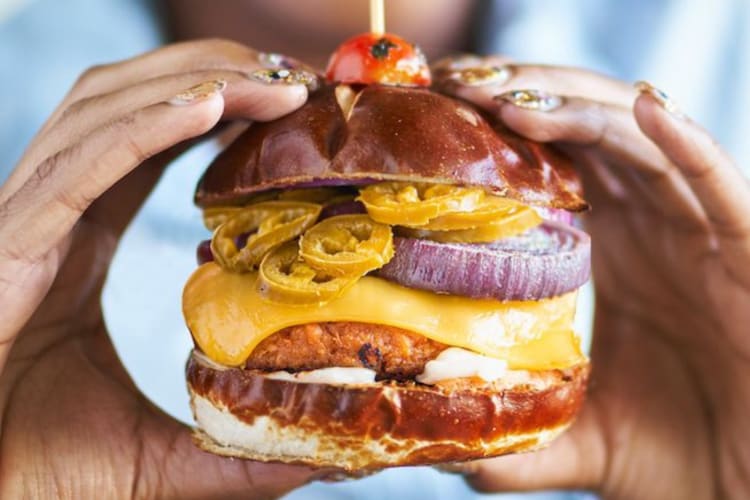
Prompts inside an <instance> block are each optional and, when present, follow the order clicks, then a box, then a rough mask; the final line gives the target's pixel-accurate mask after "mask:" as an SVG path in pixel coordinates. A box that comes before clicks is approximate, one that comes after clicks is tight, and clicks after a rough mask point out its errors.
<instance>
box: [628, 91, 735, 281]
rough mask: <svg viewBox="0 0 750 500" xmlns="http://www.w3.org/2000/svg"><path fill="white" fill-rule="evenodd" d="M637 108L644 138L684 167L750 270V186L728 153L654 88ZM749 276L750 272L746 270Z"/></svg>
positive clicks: (718, 229) (723, 239)
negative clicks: (748, 263)
mask: <svg viewBox="0 0 750 500" xmlns="http://www.w3.org/2000/svg"><path fill="white" fill-rule="evenodd" d="M643 89H644V90H643V93H642V94H641V96H640V97H639V98H638V100H637V101H636V103H635V118H636V120H637V123H638V125H639V127H640V128H641V130H642V131H643V133H644V134H646V135H647V136H648V137H649V138H650V139H651V140H652V141H654V143H655V144H656V145H657V146H658V147H660V148H661V150H662V151H663V152H664V154H666V156H667V157H668V158H669V159H670V160H671V161H672V162H673V163H674V164H675V165H677V167H678V168H679V170H680V172H681V173H682V175H683V176H684V177H685V179H686V180H687V183H688V184H689V185H690V187H691V188H692V190H693V192H694V193H695V195H696V196H697V198H698V200H699V201H700V203H701V204H702V206H703V209H704V210H705V212H706V214H707V216H708V219H709V221H710V222H711V226H712V228H713V230H714V231H715V233H716V235H717V237H718V238H719V242H720V246H722V247H724V248H725V249H727V250H731V253H732V254H734V256H735V257H736V258H737V262H739V260H740V259H741V260H742V262H743V263H744V264H743V266H740V267H744V266H746V263H747V259H748V257H750V185H749V184H748V180H747V179H746V178H745V177H744V176H743V175H742V173H741V172H740V170H739V169H738V168H737V167H736V166H735V165H734V163H733V162H732V160H731V159H730V158H729V157H728V156H727V154H726V153H725V152H724V151H723V150H722V149H721V148H720V147H719V146H718V145H717V144H716V142H714V140H713V139H712V138H711V137H710V136H709V135H708V134H707V133H706V132H705V131H704V130H703V129H701V128H700V127H699V126H698V125H696V124H695V123H693V122H692V121H690V120H688V119H686V118H684V117H683V116H682V115H681V114H680V113H679V112H678V111H677V110H676V108H675V107H674V105H673V103H672V102H671V101H669V100H668V98H666V96H665V94H664V93H662V92H661V91H659V90H657V89H655V88H653V87H651V86H650V85H649V86H644V87H643ZM745 273H746V274H747V271H745Z"/></svg>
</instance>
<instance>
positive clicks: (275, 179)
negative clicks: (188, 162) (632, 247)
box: [195, 85, 587, 210]
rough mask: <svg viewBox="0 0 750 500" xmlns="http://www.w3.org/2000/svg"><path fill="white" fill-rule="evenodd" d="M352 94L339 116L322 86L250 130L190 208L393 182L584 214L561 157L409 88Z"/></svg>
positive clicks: (462, 107)
mask: <svg viewBox="0 0 750 500" xmlns="http://www.w3.org/2000/svg"><path fill="white" fill-rule="evenodd" d="M342 90H343V91H342ZM353 90H354V92H350V91H349V89H339V92H338V95H339V97H340V98H341V97H342V96H348V98H344V99H341V100H342V102H343V103H344V104H343V107H344V108H349V109H343V108H342V105H341V104H339V99H337V92H336V87H335V86H330V85H329V86H324V87H322V88H321V89H320V90H318V91H316V92H314V93H312V94H311V95H310V97H309V99H308V101H307V103H306V104H305V105H304V106H302V107H301V108H299V109H298V110H297V111H295V112H293V113H291V114H288V115H286V116H283V117H281V118H279V119H277V120H274V121H271V122H267V123H255V124H253V125H252V126H251V127H250V128H248V130H247V131H246V132H244V133H243V134H242V135H240V136H239V137H238V138H237V139H236V140H235V141H234V142H233V143H232V144H231V145H230V146H229V147H228V148H227V149H226V150H225V151H224V152H222V153H221V154H220V155H219V156H218V157H217V158H216V159H215V160H214V162H213V163H212V164H211V165H210V166H209V168H208V170H207V171H206V173H205V174H204V175H203V177H202V179H201V180H200V182H199V184H198V189H197V191H196V194H195V202H196V204H198V205H199V206H201V207H209V206H215V205H232V204H241V203H243V202H244V201H245V200H246V199H247V198H248V197H249V196H250V195H253V194H256V193H259V192H262V191H266V190H268V189H277V188H286V187H292V186H294V187H313V186H330V185H349V184H366V183H370V182H375V181H381V180H399V181H411V182H440V183H450V184H459V185H480V186H484V187H486V188H487V189H488V190H489V191H492V192H494V193H496V194H499V195H502V196H506V197H508V198H514V199H516V200H519V201H521V202H524V203H527V204H530V205H537V206H544V207H551V208H564V209H567V210H583V209H585V208H586V207H587V205H586V202H585V201H584V200H583V198H582V197H581V195H580V193H581V185H580V181H579V179H578V176H577V174H576V172H575V170H574V169H573V167H572V164H571V162H570V160H569V159H568V158H567V157H565V156H563V155H562V154H560V153H558V152H557V151H555V150H553V149H551V148H550V147H549V146H545V145H542V144H539V143H536V142H532V141H529V140H527V139H524V138H521V137H519V136H518V135H516V134H514V133H512V132H510V131H508V130H507V129H505V128H503V127H502V125H500V124H499V122H498V121H497V120H495V119H492V118H491V117H489V116H488V115H486V114H483V113H482V112H480V111H479V110H477V109H476V108H475V107H473V106H471V105H470V104H468V103H466V102H464V101H461V100H457V99H454V98H451V97H447V96H445V95H442V94H439V93H436V92H433V91H431V90H427V89H419V88H404V87H391V86H381V85H369V86H365V87H361V88H354V89H353Z"/></svg>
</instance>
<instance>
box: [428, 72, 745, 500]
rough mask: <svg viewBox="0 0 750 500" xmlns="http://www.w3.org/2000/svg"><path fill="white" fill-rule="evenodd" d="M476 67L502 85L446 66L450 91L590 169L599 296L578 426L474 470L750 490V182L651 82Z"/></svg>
mask: <svg viewBox="0 0 750 500" xmlns="http://www.w3.org/2000/svg"><path fill="white" fill-rule="evenodd" d="M467 61H471V64H472V65H474V64H476V65H477V66H475V67H474V68H469V69H468V71H469V72H468V74H469V75H476V74H490V75H495V79H494V80H493V79H488V80H485V81H484V82H483V84H477V82H474V84H471V85H469V84H467V81H466V79H465V78H464V80H463V83H461V82H460V78H456V76H459V77H460V76H461V75H466V74H467V69H466V68H463V70H462V71H456V72H453V73H451V72H448V73H447V74H448V75H449V76H450V79H449V81H447V82H443V83H444V84H446V85H447V86H448V88H449V89H451V91H452V92H454V93H455V94H456V95H458V96H460V97H462V98H464V99H467V100H469V101H471V102H474V103H475V104H476V105H478V106H481V107H483V108H484V109H485V111H487V112H488V113H492V114H494V115H495V116H497V117H498V118H499V119H500V120H501V121H502V122H503V124H504V125H505V126H507V127H509V128H511V129H512V130H514V131H516V132H517V133H519V134H521V135H522V136H525V137H527V138H529V139H532V140H536V141H540V142H546V143H549V144H551V145H553V146H555V147H558V148H561V149H563V150H564V151H565V152H567V153H568V154H569V155H570V156H571V157H572V158H573V160H574V161H575V162H576V164H577V166H578V167H579V170H580V172H581V175H582V178H583V182H584V186H585V188H586V189H585V191H586V197H587V199H588V200H589V201H590V202H591V204H592V207H593V210H592V211H591V213H590V214H587V215H586V219H585V222H586V227H587V229H588V231H589V232H590V234H591V237H592V265H593V276H594V284H595V290H596V310H595V321H594V340H593V345H592V350H591V362H592V372H591V380H590V383H589V392H588V396H587V400H586V403H585V405H584V407H583V409H582V411H581V414H580V416H579V417H578V420H577V421H576V423H575V424H574V425H573V426H572V427H571V429H570V431H569V432H568V433H566V434H564V435H563V436H561V437H560V439H558V440H557V441H555V442H554V443H553V444H552V445H551V446H550V447H549V448H548V449H546V450H542V451H539V452H538V453H532V454H525V455H515V456H506V457H499V458H496V459H489V460H484V461H479V462H475V463H472V464H469V465H465V466H463V471H464V472H465V473H466V474H467V476H466V477H467V479H468V481H469V482H470V484H472V485H473V486H475V487H476V488H478V489H481V490H484V491H492V492H496V491H509V490H512V491H517V490H532V489H559V488H570V489H593V490H596V491H598V492H599V493H600V494H601V495H602V496H603V497H606V498H670V499H671V498H712V497H720V498H724V497H728V496H731V497H732V498H750V482H749V481H748V477H750V431H749V430H748V426H747V419H748V415H749V414H750V386H748V383H747V380H748V379H750V335H748V332H749V331H750V327H749V326H748V324H750V265H749V263H750V223H749V222H748V214H750V183H748V180H747V179H745V178H744V177H743V175H742V173H741V171H740V170H739V169H738V168H737V166H736V165H735V164H734V162H733V161H732V159H731V158H730V157H729V156H728V155H727V154H726V153H725V152H724V151H722V150H721V148H720V147H719V146H718V145H717V143H716V141H714V140H713V139H712V138H711V136H710V135H709V134H708V133H706V131H705V130H703V129H702V128H701V127H700V126H698V125H697V124H696V123H695V122H693V121H692V120H690V119H688V118H687V117H685V116H683V115H682V114H681V113H679V112H677V111H676V109H675V107H674V103H673V102H672V101H670V100H668V98H666V96H665V94H664V93H662V92H660V91H658V90H657V89H655V88H654V87H652V86H650V85H647V84H643V85H639V87H640V91H636V90H635V89H634V88H633V87H632V86H630V85H627V84H625V83H624V82H620V81H617V80H614V79H611V78H608V77H604V76H602V75H598V74H596V73H593V72H590V71H586V70H583V69H578V68H569V67H557V66H545V65H538V64H524V63H511V62H510V61H508V60H507V59H505V58H501V57H500V58H489V59H484V60H482V59H478V58H473V59H472V58H469V59H467V60H464V61H463V63H464V64H466V63H467ZM459 62H461V61H453V62H451V61H446V62H444V63H443V64H444V65H443V68H445V67H448V68H450V69H452V70H457V69H458V68H456V67H455V66H456V64H457V63H459ZM451 64H452V65H453V67H451V66H450V65H451ZM492 68H495V69H492ZM488 69H489V70H491V71H489V73H488V72H487V70H488ZM477 70H482V71H477ZM453 75H455V76H453ZM500 75H503V77H502V78H501V77H500ZM455 80H459V83H457V82H456V81H455ZM745 132H750V131H745Z"/></svg>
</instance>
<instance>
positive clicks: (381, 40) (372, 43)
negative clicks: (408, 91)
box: [326, 33, 430, 87]
mask: <svg viewBox="0 0 750 500" xmlns="http://www.w3.org/2000/svg"><path fill="white" fill-rule="evenodd" d="M326 78H328V80H329V81H332V82H338V83H346V84H352V83H362V84H370V83H380V84H383V85H402V86H408V87H419V86H421V87H428V86H429V85H430V68H429V66H427V60H426V59H425V57H424V54H422V51H421V50H419V47H417V46H416V45H414V44H411V43H409V42H407V41H406V40H404V39H403V38H401V37H399V36H396V35H392V34H390V33H385V34H383V35H376V34H374V33H363V34H361V35H357V36H355V37H353V38H350V39H349V40H347V41H345V42H344V43H342V44H341V45H340V46H339V48H338V49H337V50H336V52H334V53H333V55H332V56H331V59H330V60H329V61H328V68H327V69H326Z"/></svg>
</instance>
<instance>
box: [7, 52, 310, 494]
mask: <svg viewBox="0 0 750 500" xmlns="http://www.w3.org/2000/svg"><path fill="white" fill-rule="evenodd" d="M255 71H265V70H264V69H263V67H262V64H261V62H260V60H259V58H258V54H257V53H256V52H255V51H254V50H252V49H250V48H247V47H245V46H242V45H239V44H236V43H233V42H228V41H219V40H211V41H197V42H189V43H183V44H177V45H172V46H168V47H165V48H162V49H159V50H157V51H154V52H151V53H148V54H144V55H142V56H139V57H136V58H134V59H131V60H127V61H123V62H120V63H116V64H111V65H106V66H100V67H95V68H92V69H91V70H89V71H87V72H86V73H85V74H84V75H82V76H81V78H80V79H79V81H78V82H77V83H76V84H75V86H74V87H73V89H72V90H71V91H70V93H69V94H68V96H67V97H66V98H65V100H64V101H63V103H62V104H61V105H60V107H59V108H58V109H57V110H56V111H55V112H54V114H53V115H52V116H51V117H50V119H49V120H48V121H47V123H46V124H45V125H44V126H43V128H42V130H41V131H40V132H39V134H38V135H37V136H36V138H35V139H34V140H33V142H32V143H31V145H30V146H29V147H28V150H27V151H26V153H25V155H24V156H23V158H22V159H21V161H20V163H19V164H18V165H17V166H16V168H15V170H14V171H13V173H12V174H11V176H10V177H9V178H8V180H7V182H5V184H3V185H2V186H1V187H0V309H2V321H1V322H0V370H1V371H0V415H2V422H0V424H1V427H0V429H1V431H0V432H1V433H0V497H2V498H129V497H135V498H219V497H220V498H233V497H241V498H268V497H269V496H278V495H281V494H283V493H284V492H286V491H288V490H290V489H291V488H294V487H296V486H299V485H301V484H303V483H305V482H306V481H309V480H310V479H311V478H312V477H313V471H312V470H310V469H307V468H302V467H291V466H282V465H275V464H260V463H256V462H250V461H236V460H228V459H224V458H221V457H218V456H215V455H210V454H207V453H204V452H202V451H200V450H199V449H198V448H197V447H195V446H193V444H192V442H191V437H190V429H188V428H187V427H186V426H183V425H182V424H180V423H178V422H177V421H175V420H173V419H171V418H170V417H168V416H167V415H165V414H163V413H162V412H160V411H159V410H158V409H157V408H155V407H154V406H153V405H152V404H151V403H149V402H148V401H147V400H146V399H145V398H144V397H143V395H142V394H140V393H139V391H138V390H137V388H136V387H135V385H134V384H133V382H132V381H131V380H130V378H129V376H128V374H127V373H126V371H125V369H124V368H123V366H122V364H121V363H120V361H119V359H118V358H117V355H116V353H115V351H114V348H113V346H112V343H111V341H110V339H109V337H108V335H107V331H106V328H105V325H104V321H103V317H102V311H101V307H100V291H101V288H102V286H103V282H104V278H105V274H106V272H107V268H108V265H109V262H110V259H111V257H112V254H113V252H114V249H115V247H116V245H117V242H118V240H119V238H120V236H121V234H122V232H123V230H124V228H125V226H126V225H127V223H128V222H129V220H130V219H131V217H132V216H133V214H134V213H135V211H136V210H137V208H138V207H139V205H140V204H141V202H142V201H143V199H144V198H145V197H146V196H147V194H148V193H149V191H150V190H151V188H152V187H153V185H154V183H155V182H156V180H157V179H158V178H159V176H160V174H161V172H162V170H163V168H164V167H165V166H166V165H167V163H169V161H170V160H171V159H172V158H174V157H175V156H176V155H177V154H179V153H180V152H181V151H184V149H185V148H186V147H187V146H188V145H189V144H190V141H191V140H193V139H195V138H198V137H199V136H201V135H202V134H205V133H206V132H208V131H209V130H211V129H212V128H213V127H214V126H215V125H216V124H217V123H218V122H219V121H220V120H229V119H240V120H270V119H273V118H276V117H278V116H281V115H283V114H285V113H288V112H290V111H292V110H294V109H296V108H297V107H299V106H301V105H302V104H303V103H304V102H305V100H306V98H307V90H306V87H305V85H301V84H290V85H283V84H282V85H268V84H265V83H262V82H261V81H260V80H258V79H254V78H253V73H254V72H255ZM297 76H301V77H302V80H309V78H310V77H311V75H309V74H301V75H300V74H297ZM133 293H138V291H137V290H133ZM133 314H138V311H133ZM154 348H155V349H158V348H159V339H154Z"/></svg>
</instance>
